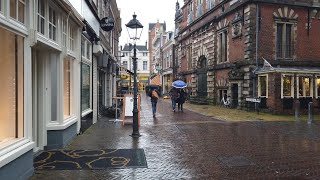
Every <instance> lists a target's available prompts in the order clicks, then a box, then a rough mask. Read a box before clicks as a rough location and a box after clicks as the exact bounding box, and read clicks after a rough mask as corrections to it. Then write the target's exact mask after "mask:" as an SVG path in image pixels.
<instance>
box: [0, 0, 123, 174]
mask: <svg viewBox="0 0 320 180" xmlns="http://www.w3.org/2000/svg"><path fill="white" fill-rule="evenodd" d="M91 3H97V4H91ZM112 3H115V4H112ZM93 7H95V8H96V11H95V10H94V9H93ZM113 8H114V10H113V12H114V14H115V15H113V18H114V20H115V24H117V30H116V32H114V30H112V31H111V32H112V35H110V33H104V32H102V30H101V28H100V19H101V18H100V16H99V14H98V13H99V12H101V14H100V15H101V17H104V16H108V15H109V14H107V13H105V14H103V13H104V12H105V11H108V12H110V11H111V9H113ZM120 24H121V20H120V16H119V10H118V9H117V6H116V2H111V3H110V1H102V0H99V1H92V2H91V1H90V2H89V1H88V2H87V1H85V0H69V1H68V0H10V1H4V0H0V38H1V42H2V43H1V45H0V53H1V57H0V68H1V71H0V74H1V75H0V79H1V84H2V85H1V87H0V91H1V93H0V97H1V99H2V102H1V105H0V106H1V110H0V115H1V120H0V179H28V178H29V177H30V176H32V174H33V172H34V168H33V157H34V155H35V153H37V152H40V150H47V149H59V148H63V147H64V146H65V145H67V144H68V143H70V141H71V140H72V139H73V138H74V137H75V136H76V135H77V134H79V133H80V132H81V129H82V126H85V125H86V124H83V123H82V122H83V121H81V119H83V118H86V117H88V116H90V117H89V118H91V119H90V122H92V123H95V122H97V120H98V108H99V106H98V101H99V97H98V94H99V93H100V92H99V90H98V87H99V68H98V66H99V63H101V62H100V61H107V64H108V65H107V67H108V68H109V69H110V70H109V71H107V72H108V73H106V74H105V76H108V78H106V79H105V82H106V83H105V84H104V86H105V89H107V88H109V91H110V92H111V93H109V94H108V92H107V91H103V92H101V93H102V94H108V95H109V96H108V97H106V96H104V97H105V99H104V100H105V101H107V100H109V101H110V102H111V99H112V93H113V91H114V90H113V86H114V84H115V82H114V81H115V77H114V76H113V75H112V73H114V72H115V63H114V62H116V60H115V56H114V55H113V53H115V54H117V51H118V47H117V46H118V44H117V43H116V41H117V40H118V38H119V36H120V33H119V31H120V32H121V28H119V27H121V25H120ZM106 39H109V41H107V40H106ZM102 41H103V42H102ZM106 42H107V43H106ZM113 49H116V50H113ZM110 59H111V60H112V61H111V60H110ZM99 60H100V61H99ZM107 79H109V80H107ZM114 94H115V92H114ZM106 104H107V103H106ZM92 123H91V124H92Z"/></svg>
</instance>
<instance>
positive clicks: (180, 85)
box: [172, 80, 187, 88]
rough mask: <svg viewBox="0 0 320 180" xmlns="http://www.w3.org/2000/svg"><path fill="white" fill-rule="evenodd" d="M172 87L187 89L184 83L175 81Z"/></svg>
mask: <svg viewBox="0 0 320 180" xmlns="http://www.w3.org/2000/svg"><path fill="white" fill-rule="evenodd" d="M172 86H173V87H175V88H185V87H187V83H185V82H183V81H181V80H176V81H174V82H173V83H172Z"/></svg>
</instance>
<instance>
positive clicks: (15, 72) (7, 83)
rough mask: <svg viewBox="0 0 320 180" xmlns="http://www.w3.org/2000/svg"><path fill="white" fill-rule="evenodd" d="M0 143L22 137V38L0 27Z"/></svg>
mask: <svg viewBox="0 0 320 180" xmlns="http://www.w3.org/2000/svg"><path fill="white" fill-rule="evenodd" d="M0 34H1V35H2V37H3V38H2V39H1V42H2V43H1V44H0V54H1V58H0V69H1V70H0V82H1V86H0V92H1V93H0V99H1V103H0V116H1V118H0V144H1V142H4V141H8V140H10V139H15V138H21V137H23V113H24V106H23V97H24V95H23V90H24V87H23V48H24V46H23V38H22V37H20V36H18V35H16V34H14V33H12V32H10V31H7V30H5V29H3V28H1V27H0Z"/></svg>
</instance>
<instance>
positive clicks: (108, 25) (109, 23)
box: [100, 17, 114, 31]
mask: <svg viewBox="0 0 320 180" xmlns="http://www.w3.org/2000/svg"><path fill="white" fill-rule="evenodd" d="M100 27H101V29H103V30H104V31H111V30H112V29H113V27H114V20H113V18H109V17H105V18H102V19H101V20H100Z"/></svg>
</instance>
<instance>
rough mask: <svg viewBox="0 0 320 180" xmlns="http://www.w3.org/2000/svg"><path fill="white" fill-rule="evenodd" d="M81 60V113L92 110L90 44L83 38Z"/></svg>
mask: <svg viewBox="0 0 320 180" xmlns="http://www.w3.org/2000/svg"><path fill="white" fill-rule="evenodd" d="M81 48H82V53H81V55H82V60H83V62H84V63H82V65H81V111H82V112H83V111H85V110H89V109H92V104H91V96H92V88H91V76H92V74H91V62H92V61H91V43H90V41H88V40H87V39H86V38H85V37H84V36H83V37H82V41H81Z"/></svg>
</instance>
